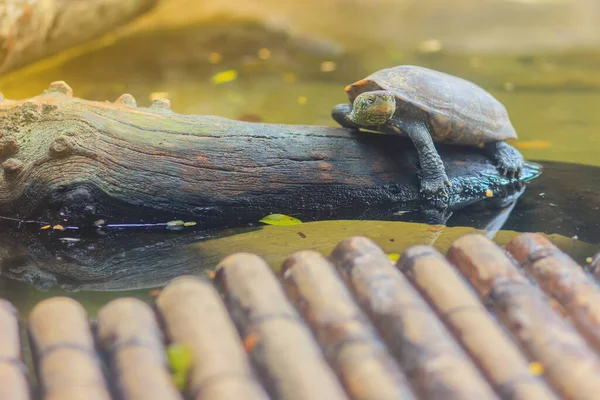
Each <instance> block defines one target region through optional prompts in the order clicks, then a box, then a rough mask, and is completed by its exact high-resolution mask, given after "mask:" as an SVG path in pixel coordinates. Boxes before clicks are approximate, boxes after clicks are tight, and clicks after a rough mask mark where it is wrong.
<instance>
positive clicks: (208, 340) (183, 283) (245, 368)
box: [156, 277, 268, 400]
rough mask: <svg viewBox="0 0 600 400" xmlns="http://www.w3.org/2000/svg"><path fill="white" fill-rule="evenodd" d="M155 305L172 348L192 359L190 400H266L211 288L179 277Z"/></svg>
mask: <svg viewBox="0 0 600 400" xmlns="http://www.w3.org/2000/svg"><path fill="white" fill-rule="evenodd" d="M156 305H157V307H158V311H159V313H160V315H161V317H162V320H163V322H164V325H165V330H166V333H167V335H168V337H169V339H170V341H171V342H172V343H177V344H179V345H182V346H185V347H187V348H189V349H190V351H191V354H192V359H193V363H192V370H191V373H190V376H189V392H190V395H191V397H192V398H194V399H196V400H228V399H244V400H266V399H268V396H267V394H266V393H265V391H264V390H263V388H262V386H261V385H260V383H259V382H258V381H257V379H256V377H255V376H254V374H253V372H252V368H251V366H250V361H249V359H248V355H247V354H246V352H245V351H244V347H243V346H242V343H241V341H240V337H239V336H238V334H237V332H236V329H235V326H234V325H233V323H232V321H231V320H230V319H229V315H228V313H227V309H226V308H225V305H224V304H223V303H222V302H221V298H220V296H219V294H218V293H217V291H216V290H215V288H214V287H213V286H212V284H210V283H208V282H206V281H203V280H200V279H197V278H194V277H182V278H178V279H175V280H174V281H172V282H171V283H170V284H169V285H168V286H167V287H166V288H164V289H163V290H162V291H161V293H160V295H159V297H158V299H157V301H156Z"/></svg>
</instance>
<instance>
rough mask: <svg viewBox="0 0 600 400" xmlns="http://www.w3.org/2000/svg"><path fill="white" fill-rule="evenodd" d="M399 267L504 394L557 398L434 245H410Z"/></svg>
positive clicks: (518, 399)
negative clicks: (531, 369) (533, 371)
mask: <svg viewBox="0 0 600 400" xmlns="http://www.w3.org/2000/svg"><path fill="white" fill-rule="evenodd" d="M398 267H399V268H401V270H402V271H403V272H404V274H405V275H406V276H407V277H408V278H409V279H410V281H411V283H412V284H413V285H414V286H415V287H416V288H417V289H418V290H419V292H420V293H421V295H423V296H424V297H425V298H426V299H427V300H428V301H429V304H431V306H432V307H433V308H434V309H435V310H436V311H437V313H438V315H439V316H440V318H441V319H442V320H443V321H445V322H446V324H447V326H448V327H449V328H450V330H451V331H452V332H453V333H454V337H455V338H457V339H458V340H459V341H460V342H461V344H462V345H463V347H464V348H465V349H466V350H467V352H468V353H469V354H470V355H471V357H472V358H473V359H474V360H475V361H476V363H477V365H479V366H480V367H481V369H482V371H483V372H484V373H485V374H486V376H487V377H488V379H489V381H490V382H491V383H492V385H493V386H494V388H495V389H496V392H498V393H499V394H500V396H501V397H502V398H504V399H514V400H543V399H545V400H550V399H556V398H557V397H556V396H555V395H554V393H552V391H551V390H550V389H549V388H548V387H547V385H546V384H545V382H544V381H543V380H542V379H540V378H539V377H537V376H534V375H533V374H532V373H531V372H530V369H529V361H528V360H527V358H526V357H524V356H523V354H522V353H521V351H520V350H519V348H518V347H517V346H516V344H515V343H514V342H513V341H512V340H511V338H509V336H508V335H506V333H505V332H504V331H503V329H502V327H501V326H500V325H499V324H498V323H497V322H496V321H495V320H494V318H493V317H492V316H491V315H490V314H489V313H488V311H487V310H486V309H485V307H484V306H483V304H482V303H481V302H480V301H479V299H478V298H477V296H476V294H475V293H473V291H472V290H471V289H470V288H469V287H468V286H467V285H466V284H465V282H464V280H463V279H462V277H461V276H460V275H459V274H458V272H457V271H456V270H455V269H454V268H453V267H452V266H451V265H450V264H449V263H448V261H447V260H446V259H445V258H444V257H443V256H442V255H441V254H440V253H439V252H438V251H436V250H435V249H434V248H433V247H430V246H414V247H411V248H409V249H408V250H407V251H406V252H405V253H404V254H403V255H402V257H401V258H400V260H399V261H398Z"/></svg>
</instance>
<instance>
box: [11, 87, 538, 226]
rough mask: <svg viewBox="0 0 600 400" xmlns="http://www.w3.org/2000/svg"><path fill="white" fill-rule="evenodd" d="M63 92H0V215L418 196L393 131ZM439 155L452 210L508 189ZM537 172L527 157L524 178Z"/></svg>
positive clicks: (252, 208) (201, 212)
mask: <svg viewBox="0 0 600 400" xmlns="http://www.w3.org/2000/svg"><path fill="white" fill-rule="evenodd" d="M71 93H72V92H71V89H70V88H69V87H68V86H67V85H66V84H65V83H64V82H55V83H53V84H52V85H51V87H50V89H49V90H48V91H47V92H46V93H45V94H44V95H42V96H38V97H35V98H33V99H28V100H23V101H8V100H6V101H3V102H0V139H1V140H0V162H2V167H3V169H4V174H3V176H2V177H1V178H0V213H3V214H5V215H13V216H14V215H18V216H20V217H30V216H36V215H37V216H39V215H42V216H44V217H47V218H50V219H52V218H60V221H61V222H62V221H63V219H64V218H66V219H67V220H68V221H69V222H74V220H81V218H82V217H83V216H88V217H89V218H90V220H92V218H99V217H102V218H112V220H117V219H120V220H124V219H129V220H132V219H141V218H148V217H149V216H151V215H153V216H157V217H159V218H160V219H163V220H164V219H165V218H173V217H179V218H182V217H191V218H194V219H195V220H197V221H203V222H205V223H206V222H218V223H219V224H224V223H228V224H237V225H241V224H245V223H248V222H255V221H257V220H258V219H260V218H261V217H262V216H264V215H265V214H268V213H271V212H278V213H291V214H302V213H305V214H307V213H310V214H311V217H312V218H327V217H331V216H333V215H334V212H336V211H337V210H340V209H344V208H346V209H352V210H357V209H359V210H367V209H368V208H369V207H373V206H386V207H388V212H390V213H391V211H393V210H391V208H392V207H395V208H396V210H400V209H401V210H404V211H405V210H407V209H408V210H411V209H414V208H415V207H417V208H418V207H419V206H420V205H422V197H421V195H420V194H419V190H418V180H417V177H416V176H417V172H418V169H417V164H418V163H417V156H416V152H415V150H414V147H413V146H412V144H410V143H409V142H408V141H406V140H402V139H400V138H398V137H392V136H388V135H376V134H372V133H359V132H356V131H352V130H347V129H342V128H326V127H318V126H312V127H311V126H291V125H274V124H254V123H247V122H240V121H232V120H228V119H224V118H218V117H211V116H185V115H178V114H175V113H173V112H171V110H170V108H169V102H168V101H167V100H162V99H159V100H156V101H155V102H154V103H153V104H152V107H151V108H137V107H136V106H135V100H134V99H133V98H132V97H131V96H129V95H123V96H121V97H120V98H119V99H118V101H117V102H116V104H110V103H99V102H88V101H84V100H79V99H74V98H72V97H71V96H72V94H71ZM440 153H441V154H442V158H443V159H444V160H445V163H446V169H447V172H448V175H449V177H450V179H451V181H452V183H453V187H452V188H451V190H450V206H451V208H460V207H463V206H465V205H468V204H471V203H473V202H477V201H480V200H483V199H486V198H487V197H492V199H491V200H492V201H493V200H498V199H499V200H503V199H506V198H507V197H509V196H511V195H513V194H514V193H515V192H516V189H515V185H514V183H515V182H514V181H512V182H511V181H510V180H509V179H507V178H505V177H502V176H500V175H499V174H498V172H497V171H496V169H495V168H494V166H493V165H492V164H491V162H490V161H489V160H488V159H487V158H485V157H484V156H483V155H481V154H479V153H477V152H476V151H474V150H473V149H464V148H456V147H454V148H451V147H440ZM538 173H539V169H538V168H537V167H536V166H535V165H532V164H529V165H528V166H527V167H526V169H525V177H524V178H525V179H526V180H528V179H531V178H533V177H535V176H537V174H538ZM354 212H356V211H354Z"/></svg>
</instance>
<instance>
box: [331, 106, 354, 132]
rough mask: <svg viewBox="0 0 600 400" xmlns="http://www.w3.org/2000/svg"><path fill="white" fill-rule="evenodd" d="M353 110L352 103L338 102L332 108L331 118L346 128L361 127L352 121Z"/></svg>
mask: <svg viewBox="0 0 600 400" xmlns="http://www.w3.org/2000/svg"><path fill="white" fill-rule="evenodd" d="M351 112H352V105H351V104H338V105H336V106H335V107H333V109H332V110H331V118H333V119H334V120H335V122H337V123H338V124H340V125H341V126H343V127H344V128H353V129H359V128H360V126H359V125H357V124H355V123H354V122H352V121H351V120H350V118H349V115H350V113H351Z"/></svg>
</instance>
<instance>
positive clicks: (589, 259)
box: [585, 257, 594, 264]
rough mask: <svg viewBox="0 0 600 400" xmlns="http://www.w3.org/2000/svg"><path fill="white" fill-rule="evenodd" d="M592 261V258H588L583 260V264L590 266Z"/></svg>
mask: <svg viewBox="0 0 600 400" xmlns="http://www.w3.org/2000/svg"><path fill="white" fill-rule="evenodd" d="M592 261H594V259H593V258H592V257H588V258H586V259H585V262H586V263H588V264H591V263H592Z"/></svg>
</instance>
